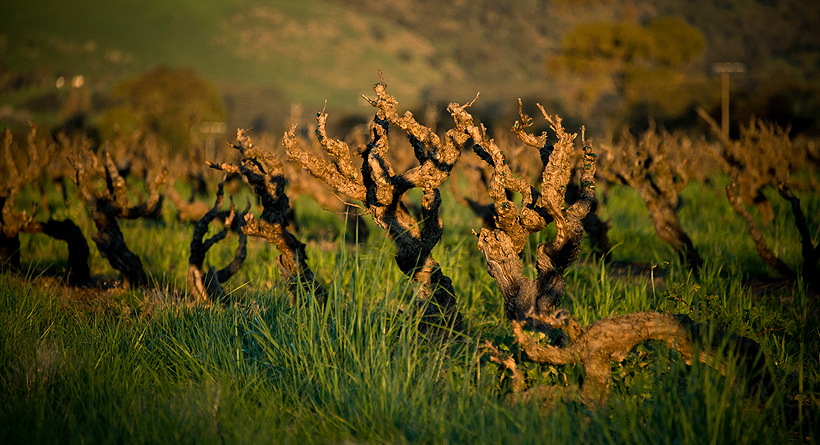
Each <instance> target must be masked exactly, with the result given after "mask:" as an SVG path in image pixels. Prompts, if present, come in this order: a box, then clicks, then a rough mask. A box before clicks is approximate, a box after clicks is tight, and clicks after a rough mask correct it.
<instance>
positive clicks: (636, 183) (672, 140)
mask: <svg viewBox="0 0 820 445" xmlns="http://www.w3.org/2000/svg"><path fill="white" fill-rule="evenodd" d="M700 145H701V144H699V143H697V142H695V141H692V140H691V139H689V138H687V137H686V136H683V135H680V134H671V133H668V132H666V131H661V132H657V131H656V130H655V128H654V125H652V126H651V127H650V129H649V130H648V131H646V132H645V133H644V134H643V135H641V137H640V139H635V137H633V136H632V135H631V134H630V133H629V131H628V129H626V128H624V130H623V132H622V135H621V140H620V142H619V143H618V144H617V145H606V144H603V145H601V147H602V149H603V151H604V155H605V156H604V157H605V158H606V162H607V166H608V169H605V170H604V172H605V173H606V174H607V175H608V176H609V179H610V180H611V181H612V182H621V183H625V184H628V185H629V186H630V187H632V188H634V189H635V190H637V191H638V193H640V194H641V198H643V200H644V203H645V204H646V208H647V210H648V211H649V218H650V219H651V220H652V224H653V225H654V226H655V232H657V234H658V236H659V237H660V238H661V239H662V240H663V241H664V242H666V243H669V244H670V245H672V246H673V247H674V248H675V251H676V252H677V253H678V256H679V257H680V259H681V262H682V263H683V264H685V265H686V266H687V267H689V268H690V269H698V268H700V266H701V265H702V264H703V259H701V257H700V255H699V254H698V251H697V249H695V245H694V244H693V243H692V240H691V239H690V238H689V235H687V234H686V231H685V230H684V229H683V225H682V224H681V223H680V219H678V214H677V207H678V198H679V194H680V191H681V190H683V188H684V187H686V185H687V184H688V183H689V180H690V177H692V176H693V175H694V174H697V170H698V169H699V167H700V166H701V164H700V163H699V162H698V161H699V157H700V156H701V155H702V153H701V151H703V150H702V149H701V148H702V147H701V146H700ZM701 174H702V173H701Z"/></svg>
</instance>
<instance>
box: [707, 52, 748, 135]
mask: <svg viewBox="0 0 820 445" xmlns="http://www.w3.org/2000/svg"><path fill="white" fill-rule="evenodd" d="M712 72H713V73H715V74H720V80H721V82H720V110H721V111H720V130H721V132H722V133H723V136H724V137H725V138H726V139H728V138H729V74H732V73H745V72H746V65H744V64H742V63H715V64H714V65H712Z"/></svg>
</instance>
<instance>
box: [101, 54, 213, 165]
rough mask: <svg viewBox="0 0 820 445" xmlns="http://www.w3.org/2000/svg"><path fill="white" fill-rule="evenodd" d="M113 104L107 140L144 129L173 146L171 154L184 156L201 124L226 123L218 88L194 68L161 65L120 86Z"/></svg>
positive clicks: (106, 118)
mask: <svg viewBox="0 0 820 445" xmlns="http://www.w3.org/2000/svg"><path fill="white" fill-rule="evenodd" d="M111 101H112V102H113V103H114V104H115V107H113V108H111V109H109V110H107V111H106V112H105V113H104V114H103V116H102V118H101V122H100V137H101V138H102V139H103V140H107V139H111V138H113V137H114V136H115V135H116V134H124V135H125V134H132V133H133V132H134V131H137V130H142V131H143V132H144V133H154V134H156V135H158V136H159V137H161V138H162V139H164V140H165V141H166V142H167V143H168V144H170V151H171V153H170V154H174V153H184V152H185V151H186V150H187V147H188V146H189V145H190V143H191V133H192V129H198V128H199V125H200V124H201V123H203V122H222V121H224V120H225V107H224V105H223V104H222V100H221V98H220V97H219V94H218V93H217V91H216V89H215V88H214V87H213V85H211V84H210V83H208V82H207V81H205V80H204V79H202V78H201V77H200V76H199V75H197V74H196V72H194V70H193V69H191V68H171V67H168V66H158V67H156V68H154V69H152V70H150V71H148V72H146V73H144V74H142V75H141V76H139V77H137V78H135V79H131V80H128V81H126V82H123V83H122V84H120V85H119V86H117V87H116V88H115V89H114V91H113V92H112V93H111Z"/></svg>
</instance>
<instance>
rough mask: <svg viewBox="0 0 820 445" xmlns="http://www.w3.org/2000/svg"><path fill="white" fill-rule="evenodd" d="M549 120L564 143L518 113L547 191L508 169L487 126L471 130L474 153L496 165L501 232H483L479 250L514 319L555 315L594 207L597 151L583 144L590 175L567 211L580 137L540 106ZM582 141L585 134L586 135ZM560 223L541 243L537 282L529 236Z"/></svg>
mask: <svg viewBox="0 0 820 445" xmlns="http://www.w3.org/2000/svg"><path fill="white" fill-rule="evenodd" d="M539 108H541V112H542V113H543V115H544V117H545V118H546V119H547V121H548V122H549V123H550V126H551V128H552V130H553V132H554V133H555V136H556V137H557V138H558V141H557V142H556V143H555V144H553V143H550V142H549V141H548V139H547V134H546V133H543V134H542V135H540V136H538V137H536V136H534V135H531V134H529V133H527V132H526V131H525V129H526V128H528V127H530V126H531V125H532V119H531V118H530V117H529V116H527V115H526V114H524V113H523V111H521V109H520V108H519V114H520V118H521V120H520V121H517V122H516V123H515V125H514V126H513V131H514V132H515V133H516V135H517V136H518V137H519V139H521V141H523V142H524V143H525V144H526V145H527V146H530V147H534V148H536V149H538V151H539V154H540V157H541V160H542V162H543V169H542V171H541V175H540V176H541V178H540V179H541V180H540V183H541V189H540V191H539V190H536V189H535V188H534V187H532V186H531V185H530V184H529V182H528V181H526V180H524V179H522V178H517V177H516V176H515V175H514V174H513V172H512V170H511V169H510V167H509V165H508V163H507V160H506V157H505V155H504V152H503V151H502V150H501V149H500V148H499V147H498V146H497V145H496V143H495V141H494V140H493V139H487V136H486V131H485V130H484V128H483V126H482V127H477V126H475V125H470V126H468V127H467V129H466V131H467V133H468V134H469V135H470V136H471V137H472V139H473V144H474V147H473V148H474V151H475V152H476V154H477V155H478V156H479V157H480V158H481V159H483V160H484V161H485V162H486V163H487V164H489V165H490V166H492V168H493V175H492V179H491V180H490V186H489V194H490V197H491V198H492V200H493V208H494V211H495V228H494V229H492V230H490V229H486V228H485V229H482V230H481V233H479V235H478V248H479V249H480V250H481V251H482V253H483V254H484V257H485V258H486V260H487V270H488V272H489V274H490V275H491V276H492V277H493V278H494V279H495V280H496V282H497V283H498V285H499V288H500V290H501V294H502V296H503V297H504V308H505V310H506V312H507V316H508V317H509V318H510V319H511V320H517V321H523V320H526V319H527V318H528V317H530V315H532V314H534V315H536V316H538V315H546V314H549V313H551V312H552V311H553V309H554V308H555V307H557V306H558V304H560V302H561V298H562V297H563V295H564V287H565V281H564V271H565V270H566V268H567V267H568V266H569V265H570V263H572V262H573V261H575V260H576V259H577V257H578V253H579V251H580V245H581V241H582V240H583V237H584V228H583V224H582V222H581V221H582V219H583V218H584V217H585V216H586V214H587V213H588V212H589V210H590V208H591V207H592V205H593V203H594V202H595V154H593V153H592V147H591V145H590V144H589V143H588V142H587V141H583V150H584V157H583V165H584V170H583V172H582V174H581V178H580V192H579V194H578V198H577V200H576V201H575V203H574V204H572V205H571V206H568V207H567V206H565V203H564V195H565V193H566V189H567V183H568V182H569V179H570V176H571V174H572V164H571V163H570V156H571V152H572V151H573V149H574V148H575V144H574V140H575V138H576V136H577V135H576V134H570V133H567V132H566V131H565V130H564V127H563V126H562V125H561V119H560V118H559V117H557V116H550V115H548V114H547V113H546V111H545V110H544V109H543V107H541V106H540V105H539ZM582 139H583V136H582ZM508 190H512V191H514V192H518V193H519V194H521V196H522V202H521V208H520V209H519V208H518V206H516V204H515V203H514V202H513V201H512V200H510V199H509V197H508ZM551 221H555V224H556V229H557V233H556V236H555V239H553V240H552V241H551V242H549V243H545V244H541V245H539V246H538V260H537V264H536V270H537V272H538V275H537V277H536V279H535V280H531V279H529V278H527V277H526V276H524V273H523V266H522V264H521V260H520V258H519V256H520V254H521V251H522V250H523V248H524V246H525V244H526V242H527V238H528V237H529V236H530V235H531V234H534V233H537V232H540V231H541V230H543V229H544V228H546V226H547V224H549V223H550V222H551Z"/></svg>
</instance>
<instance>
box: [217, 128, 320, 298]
mask: <svg viewBox="0 0 820 445" xmlns="http://www.w3.org/2000/svg"><path fill="white" fill-rule="evenodd" d="M233 148H235V149H236V150H238V151H239V153H240V154H241V155H242V161H241V163H240V164H239V165H233V164H229V163H222V164H215V163H212V162H207V164H208V165H209V166H210V167H211V168H214V169H217V170H223V171H225V172H228V173H236V174H240V175H242V177H243V178H245V181H247V183H248V184H249V185H250V186H251V189H253V192H254V193H255V194H256V195H257V196H259V198H260V199H261V201H262V214H261V215H260V216H259V219H258V220H257V219H256V217H254V215H253V214H252V213H248V214H246V215H245V223H246V225H245V227H243V228H242V231H243V232H244V233H245V234H246V235H248V236H256V237H260V238H264V239H266V240H268V242H271V243H273V244H274V245H275V246H276V249H277V250H278V251H279V256H278V257H277V258H276V262H277V264H278V266H279V270H280V271H281V272H282V274H283V275H284V278H285V280H286V281H287V283H288V287H289V288H290V289H291V294H292V295H295V294H296V292H297V290H298V288H299V287H300V286H303V287H304V288H305V289H306V290H307V292H308V293H309V295H310V296H311V298H315V300H316V301H317V302H318V303H320V304H323V303H324V302H325V301H326V299H327V290H326V289H325V288H324V287H323V286H322V285H321V284H320V283H319V282H318V281H316V278H315V276H314V274H313V271H312V270H311V269H310V266H308V263H307V254H306V253H305V244H304V243H302V242H301V241H299V240H298V239H297V238H296V237H295V236H294V235H293V234H292V233H290V232H289V231H288V229H287V227H288V224H289V218H288V210H289V208H290V202H289V200H288V196H287V195H286V194H285V185H286V180H285V176H284V173H283V166H282V163H281V162H280V161H279V159H278V158H277V157H276V155H275V154H274V153H273V152H271V151H269V150H263V149H261V148H259V147H257V146H255V145H254V144H253V141H251V139H250V137H248V135H247V134H246V132H245V130H238V131H237V134H236V143H235V144H234V145H233Z"/></svg>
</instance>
